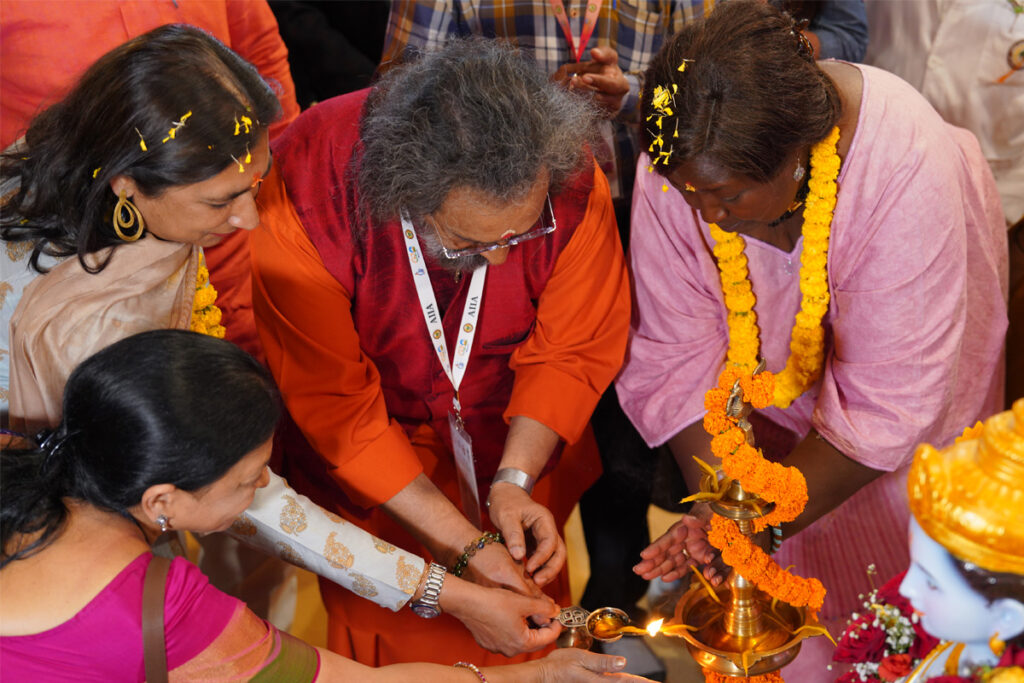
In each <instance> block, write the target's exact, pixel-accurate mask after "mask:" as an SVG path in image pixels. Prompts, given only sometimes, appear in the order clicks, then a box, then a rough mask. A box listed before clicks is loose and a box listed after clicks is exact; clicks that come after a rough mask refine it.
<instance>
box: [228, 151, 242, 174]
mask: <svg viewBox="0 0 1024 683" xmlns="http://www.w3.org/2000/svg"><path fill="white" fill-rule="evenodd" d="M231 159H232V161H234V162H235V163H236V164H238V172H239V173H245V164H243V163H242V162H241V161H240V160H239V159H238V157H236V156H235V155H234V154H232V155H231Z"/></svg>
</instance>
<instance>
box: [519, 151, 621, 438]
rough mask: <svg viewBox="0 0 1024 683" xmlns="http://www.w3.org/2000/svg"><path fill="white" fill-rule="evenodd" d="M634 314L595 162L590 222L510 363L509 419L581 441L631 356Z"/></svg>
mask: <svg viewBox="0 0 1024 683" xmlns="http://www.w3.org/2000/svg"><path fill="white" fill-rule="evenodd" d="M629 315H630V298H629V278H628V275H627V271H626V260H625V258H624V257H623V255H622V245H621V244H620V243H619V234H618V230H617V229H616V223H615V213H614V210H613V208H612V200H611V193H610V192H609V189H608V180H607V179H606V178H605V176H604V174H603V173H602V172H601V169H600V168H597V166H596V165H595V168H594V189H593V190H592V191H591V193H590V200H589V202H588V204H587V211H586V214H585V215H584V217H583V221H582V222H581V223H580V225H579V226H578V227H577V228H576V232H575V233H574V234H573V236H572V239H571V240H570V241H569V244H568V245H566V248H565V250H564V251H563V252H562V253H561V255H560V256H559V257H558V262H557V263H556V264H555V269H554V272H552V274H551V278H550V279H549V280H548V283H547V286H545V288H544V293H543V294H541V297H540V301H539V302H538V305H537V322H536V325H535V327H534V329H533V332H532V333H531V334H530V336H529V337H528V338H527V339H526V341H525V342H523V344H522V345H521V346H520V347H519V348H517V349H516V350H515V352H514V353H513V354H512V358H511V360H510V362H509V366H510V367H511V368H512V371H513V372H515V384H514V385H513V388H512V399H511V400H510V401H509V405H508V408H507V409H506V410H505V413H504V415H505V419H506V420H508V419H509V418H511V417H512V416H514V415H523V416H526V417H530V418H533V419H534V420H537V421H538V422H541V423H543V424H545V425H547V426H548V427H550V428H551V429H553V430H554V431H555V432H557V433H558V435H559V436H561V437H562V438H563V439H565V440H566V441H568V442H569V443H575V442H576V440H577V439H579V438H580V435H581V434H582V433H583V430H584V428H585V427H586V426H587V422H588V421H589V420H590V415H591V413H593V412H594V407H595V406H596V405H597V401H598V399H599V398H601V394H602V393H604V390H605V389H607V388H608V385H609V384H610V383H611V381H612V379H614V377H615V375H616V374H617V373H618V371H619V367H620V366H621V365H622V362H623V360H624V358H625V353H626V341H627V339H628V336H629Z"/></svg>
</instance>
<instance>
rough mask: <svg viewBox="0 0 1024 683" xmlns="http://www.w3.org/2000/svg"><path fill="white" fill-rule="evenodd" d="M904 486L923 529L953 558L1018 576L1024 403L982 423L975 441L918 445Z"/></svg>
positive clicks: (1023, 552) (1023, 543) (1022, 537)
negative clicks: (982, 427) (945, 446)
mask: <svg viewBox="0 0 1024 683" xmlns="http://www.w3.org/2000/svg"><path fill="white" fill-rule="evenodd" d="M907 489H908V493H909V495H910V511H911V512H912V513H913V515H914V517H916V518H917V521H918V523H919V524H920V525H921V528H922V529H924V531H925V533H927V534H928V535H929V536H931V537H932V538H933V539H935V540H936V541H938V542H939V543H941V544H942V545H943V546H945V548H946V549H947V550H949V552H951V553H952V554H953V555H955V556H956V557H958V558H960V559H962V560H966V561H968V562H973V563H974V564H976V565H978V566H979V567H981V568H983V569H988V570H989V571H995V572H1012V573H1015V574H1024V525H1022V524H1021V517H1020V515H1021V512H1020V511H1021V510H1022V509H1024V399H1021V400H1019V401H1017V402H1016V403H1014V404H1013V409H1012V410H1008V411H1006V412H1003V413H998V414H996V415H993V416H992V417H990V418H989V419H988V420H986V421H985V427H984V430H982V433H981V436H980V437H979V438H974V439H967V440H958V442H957V443H954V444H953V445H951V446H949V447H947V448H944V449H942V450H941V451H938V450H936V449H934V448H932V447H931V446H929V445H927V444H924V445H922V446H920V447H919V448H918V449H917V452H916V453H915V454H914V462H913V464H912V465H911V466H910V474H909V476H908V481H907Z"/></svg>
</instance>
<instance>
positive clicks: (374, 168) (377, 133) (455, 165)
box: [358, 38, 600, 220]
mask: <svg viewBox="0 0 1024 683" xmlns="http://www.w3.org/2000/svg"><path fill="white" fill-rule="evenodd" d="M599 116H600V114H599V111H598V109H597V107H596V106H595V105H594V104H593V103H592V102H591V101H590V99H589V98H586V97H582V96H580V95H578V94H575V93H570V92H568V91H567V90H566V89H564V88H562V87H561V86H559V85H557V84H555V83H552V82H550V81H549V80H548V78H547V76H546V75H545V74H543V73H542V72H541V71H540V69H539V68H538V67H537V65H536V64H535V63H534V62H533V61H532V60H529V59H528V58H526V57H524V56H523V55H522V54H521V53H520V52H519V51H518V50H516V49H514V48H512V47H510V46H509V45H507V44H503V43H501V42H499V41H495V40H485V39H479V38H473V39H458V40H454V41H452V42H450V43H449V44H448V45H446V46H445V47H444V48H442V49H440V50H437V51H433V52H424V53H422V54H421V55H420V56H419V57H418V58H417V59H416V60H415V61H413V62H410V63H408V64H405V65H403V66H400V67H396V68H395V69H393V70H391V71H389V72H388V73H387V74H385V76H384V77H383V78H382V79H381V80H380V81H379V82H378V83H377V85H376V86H375V87H374V89H373V91H372V92H371V93H370V96H369V98H368V99H367V103H366V107H365V109H364V112H363V117H362V120H361V122H360V127H359V132H360V138H361V145H362V150H361V151H362V154H361V159H360V160H359V166H358V180H359V194H360V203H361V205H362V208H363V209H364V211H366V212H367V213H368V214H369V215H370V216H372V217H374V218H377V219H379V220H388V219H391V218H394V217H395V216H397V215H398V214H399V211H400V210H402V209H404V210H406V211H407V212H408V213H409V215H410V216H411V217H412V219H413V220H418V219H422V218H423V217H424V216H426V215H428V214H431V213H433V212H435V211H437V210H438V208H440V206H441V204H442V203H443V202H444V200H445V198H446V197H447V196H448V193H449V192H451V191H452V190H454V189H456V188H467V189H472V190H477V191H481V192H484V193H486V194H488V195H491V196H493V197H494V198H495V200H496V201H499V202H502V203H508V202H513V201H517V200H520V199H522V198H523V197H524V196H525V195H526V194H527V192H528V191H529V190H530V188H531V187H533V186H534V183H535V182H536V180H537V177H538V176H539V175H540V174H541V173H542V172H543V171H544V170H545V169H546V170H547V171H548V173H549V174H550V179H551V187H552V188H553V189H555V190H557V189H558V188H560V187H561V186H563V185H564V184H565V183H566V182H567V181H568V180H569V179H570V178H572V177H573V176H574V175H575V174H577V173H578V172H579V171H581V170H582V169H583V168H585V166H586V165H587V164H588V162H589V159H590V157H591V155H592V154H593V149H594V144H595V141H596V139H597V135H598V133H597V121H598V117H599Z"/></svg>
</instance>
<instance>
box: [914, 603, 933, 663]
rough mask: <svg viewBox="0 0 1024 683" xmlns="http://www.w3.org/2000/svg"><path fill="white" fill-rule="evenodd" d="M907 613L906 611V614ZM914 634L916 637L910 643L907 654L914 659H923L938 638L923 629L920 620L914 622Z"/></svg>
mask: <svg viewBox="0 0 1024 683" xmlns="http://www.w3.org/2000/svg"><path fill="white" fill-rule="evenodd" d="M909 615H910V613H909V612H908V613H907V616H909ZM914 635H915V636H917V638H916V639H915V640H914V642H912V643H911V644H910V649H909V650H908V651H907V654H908V655H910V656H911V657H913V658H914V659H924V658H925V656H927V654H928V653H929V652H931V651H932V650H934V649H935V647H936V646H937V645H938V644H939V639H938V638H936V637H935V636H933V635H932V634H930V633H928V632H927V631H925V630H924V627H923V626H921V622H920V621H918V622H917V623H916V624H914Z"/></svg>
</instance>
